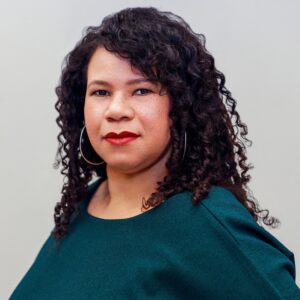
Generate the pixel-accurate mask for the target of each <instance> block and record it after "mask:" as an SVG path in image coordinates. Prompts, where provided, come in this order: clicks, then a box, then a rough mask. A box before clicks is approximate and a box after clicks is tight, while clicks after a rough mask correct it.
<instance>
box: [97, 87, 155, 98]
mask: <svg viewBox="0 0 300 300" xmlns="http://www.w3.org/2000/svg"><path fill="white" fill-rule="evenodd" d="M140 90H144V91H147V93H146V94H140V96H143V95H147V94H149V92H150V93H152V91H151V90H149V89H145V88H141V89H137V90H135V91H134V92H136V91H140ZM99 91H104V92H107V91H105V90H97V91H95V92H93V93H92V95H96V93H97V92H99ZM96 96H98V97H105V96H106V95H96Z"/></svg>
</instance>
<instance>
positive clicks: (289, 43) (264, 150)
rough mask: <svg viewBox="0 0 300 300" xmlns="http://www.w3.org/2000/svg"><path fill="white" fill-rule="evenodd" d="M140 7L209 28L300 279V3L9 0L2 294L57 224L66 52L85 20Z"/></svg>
mask: <svg viewBox="0 0 300 300" xmlns="http://www.w3.org/2000/svg"><path fill="white" fill-rule="evenodd" d="M135 6H154V7H156V8H158V9H160V10H169V11H172V12H174V13H176V14H178V15H179V16H182V17H183V18H184V19H185V20H186V21H187V22H188V23H189V24H190V25H191V27H192V29H193V30H194V31H195V32H197V33H203V34H204V35H205V36H206V39H207V42H206V47H207V49H208V50H209V51H210V52H211V53H212V55H213V56H214V58H215V63H216V67H217V68H218V69H219V70H220V71H221V72H223V73H224V74H225V76H226V84H225V85H226V87H227V88H228V89H229V90H230V91H231V93H232V96H233V98H234V99H236V100H237V107H236V108H237V111H238V112H239V113H240V115H241V119H242V121H243V122H245V123H246V124H247V126H248V130H249V134H248V138H249V139H251V140H252V141H253V145H252V147H248V148H247V155H248V163H249V162H250V163H252V164H253V165H254V169H252V170H250V172H249V174H250V175H251V176H252V180H251V182H250V184H249V187H250V189H251V190H252V192H253V195H254V196H255V197H256V199H257V200H258V201H259V203H260V205H261V207H262V208H264V209H265V208H266V209H269V210H270V214H271V215H273V216H276V217H278V218H279V219H280V221H281V222H282V224H281V226H280V227H279V228H278V229H270V227H267V228H266V226H264V227H265V228H266V229H267V230H269V231H270V232H271V233H272V234H273V235H274V236H275V237H277V238H278V239H279V240H280V241H281V242H283V243H284V244H285V245H286V246H287V247H288V248H289V249H290V250H291V251H292V252H293V253H294V254H295V258H296V268H297V278H296V282H297V284H298V285H300V235H299V228H300V218H299V210H300V197H299V191H298V187H299V185H300V175H299V161H300V159H299V155H300V141H299V138H300V136H299V113H300V104H299V90H298V88H299V87H300V77H299V74H298V72H299V69H300V58H299V53H300V18H299V11H300V2H299V1H296V0H295V1H292V0H290V1H284V0H282V1H279V0H277V1H275V0H265V1H261V0H255V1H253V0H251V1H250V0H249V1H241V0H235V1H233V0H231V1H224V0H220V1H212V0H209V1H199V0H198V1H174V0H173V1H100V0H97V1H96V0H95V1H92V0H90V1H88V0H85V1H78V0H76V1H74V0H72V1H61V0H60V1H58V0H55V1H54V0H51V1H50V0H48V1H37V0H36V1H32V0H31V1H2V2H1V4H0V41H1V47H0V51H1V56H0V67H1V73H0V80H1V93H0V104H1V109H0V121H1V124H0V125H1V126H0V135H1V136H0V139H1V150H0V151H1V155H0V160H1V161H0V163H1V175H0V176H1V181H0V182H1V194H2V196H1V212H0V213H1V215H0V222H1V224H0V225H1V226H0V230H1V248H0V251H1V255H0V257H1V262H0V263H1V268H0V276H1V288H0V298H1V299H7V298H8V296H9V295H10V294H11V292H12V290H13V289H14V288H15V287H16V285H17V284H18V283H19V281H20V280H21V278H22V277H23V275H24V274H25V272H26V271H27V270H28V269H29V267H30V266H31V264H32V262H33V260H34V259H35V257H36V255H37V253H38V251H39V250H40V248H41V246H42V244H43V243H44V241H45V240H46V238H47V237H48V235H49V233H50V230H51V229H52V228H53V226H54V220H53V214H54V206H55V204H56V202H58V201H60V197H61V193H60V192H61V188H62V183H63V177H62V175H61V174H60V171H59V170H55V169H54V168H53V167H52V164H53V162H54V157H55V152H56V149H57V134H58V132H59V129H58V126H57V125H56V122H55V118H56V117H57V112H56V110H55V109H54V104H55V102H56V100H57V98H56V95H55V92H54V89H55V86H56V85H57V84H58V80H59V76H60V72H61V64H62V61H63V58H64V56H65V55H66V54H67V53H68V52H69V51H70V50H71V49H73V47H74V46H75V43H76V42H77V41H78V40H79V39H80V38H81V36H82V31H83V29H84V28H85V27H87V26H89V25H99V24H100V23H101V21H102V19H103V17H104V16H106V15H108V14H111V13H114V12H117V11H119V10H121V9H123V8H126V7H135ZM297 124H298V125H297ZM45 271H46V270H45Z"/></svg>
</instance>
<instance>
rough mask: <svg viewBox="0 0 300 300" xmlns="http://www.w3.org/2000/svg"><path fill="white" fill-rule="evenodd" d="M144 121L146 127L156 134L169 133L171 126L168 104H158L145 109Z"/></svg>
mask: <svg viewBox="0 0 300 300" xmlns="http://www.w3.org/2000/svg"><path fill="white" fill-rule="evenodd" d="M162 104H163V103H162ZM143 122H144V127H145V128H147V130H150V131H153V132H154V133H153V134H154V135H156V136H158V135H159V136H161V135H164V136H165V135H168V133H169V130H170V126H171V119H170V117H169V107H168V105H157V106H152V107H147V108H145V110H144V111H143Z"/></svg>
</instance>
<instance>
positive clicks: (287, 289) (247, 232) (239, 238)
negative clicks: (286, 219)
mask: <svg viewBox="0 0 300 300" xmlns="http://www.w3.org/2000/svg"><path fill="white" fill-rule="evenodd" d="M200 206H201V208H200V209H199V212H200V211H201V216H205V220H206V222H207V226H208V227H209V228H210V229H209V233H210V238H211V239H222V240H223V242H222V243H221V244H219V245H221V246H222V245H223V247H224V248H223V250H224V249H225V248H226V251H227V250H228V249H230V252H232V255H233V256H235V258H236V262H237V263H240V264H241V266H242V265H243V267H244V268H245V269H248V271H250V273H252V274H255V276H256V277H257V278H258V279H259V282H260V284H261V285H262V286H263V285H265V287H266V286H268V288H271V289H273V290H274V291H275V290H276V291H277V292H278V293H280V295H282V296H284V295H285V296H289V295H295V296H296V295H297V297H300V290H299V288H298V287H297V286H296V283H295V278H296V271H295V258H294V254H293V252H291V251H290V250H289V249H288V248H287V247H286V246H285V245H284V244H283V243H282V242H280V241H279V240H278V239H277V238H276V237H275V236H273V235H272V234H271V233H270V232H269V231H267V230H266V229H264V228H263V227H262V226H260V225H259V224H258V223H257V222H256V221H255V219H254V218H253V217H252V215H251V214H250V212H249V211H248V210H247V208H246V207H244V206H243V204H242V203H240V202H239V200H238V199H237V198H236V197H235V195H234V194H233V193H232V192H231V191H230V190H229V189H227V188H224V187H221V186H212V187H211V188H210V191H209V193H208V195H207V197H205V199H203V201H201V202H200ZM226 251H224V253H225V252H226ZM229 255H230V254H229ZM249 280H250V278H249ZM288 299H290V298H288ZM297 299H298V298H297Z"/></svg>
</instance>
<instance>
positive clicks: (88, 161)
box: [79, 125, 105, 166]
mask: <svg viewBox="0 0 300 300" xmlns="http://www.w3.org/2000/svg"><path fill="white" fill-rule="evenodd" d="M84 128H85V125H84V126H83V127H82V129H81V133H80V139H79V151H80V153H81V155H82V157H83V159H84V160H85V161H86V162H87V163H89V164H91V165H95V166H98V165H101V164H104V162H105V161H104V160H103V161H102V162H100V163H94V162H92V161H90V160H88V159H87V158H86V157H85V156H84V155H83V153H82V149H81V143H82V134H83V131H84Z"/></svg>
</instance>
